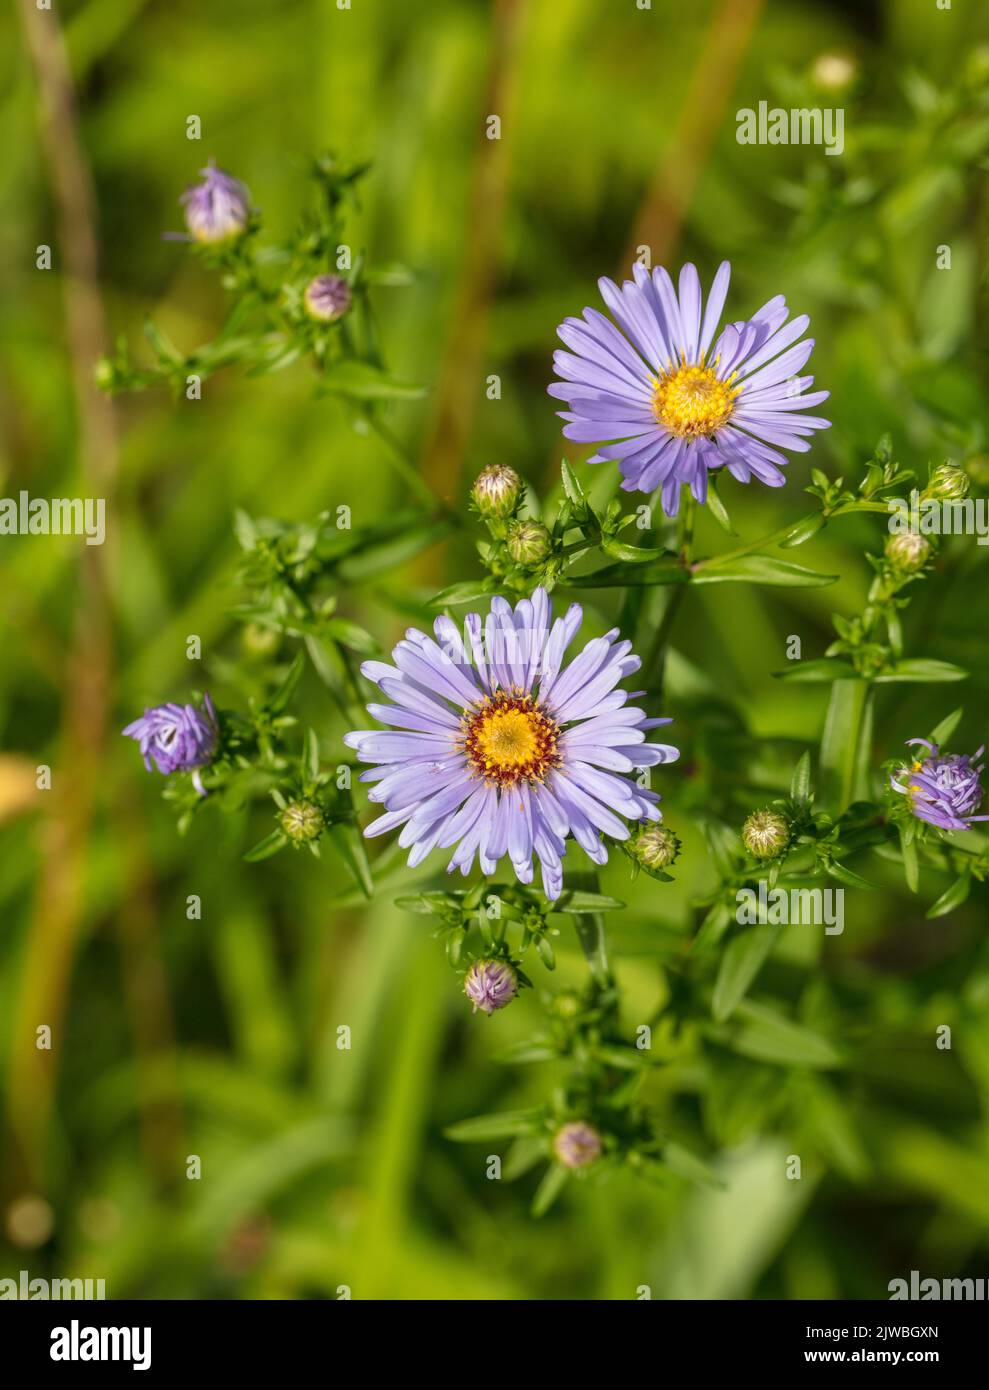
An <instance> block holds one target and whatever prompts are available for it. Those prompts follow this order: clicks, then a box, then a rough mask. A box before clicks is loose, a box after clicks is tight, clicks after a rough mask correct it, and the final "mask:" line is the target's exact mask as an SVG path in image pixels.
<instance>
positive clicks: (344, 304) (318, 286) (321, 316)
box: [303, 275, 350, 323]
mask: <svg viewBox="0 0 989 1390" xmlns="http://www.w3.org/2000/svg"><path fill="white" fill-rule="evenodd" d="M303 299H304V301H305V305H306V312H307V313H308V315H309V317H310V318H314V319H318V320H319V321H320V323H336V321H337V319H342V318H343V316H344V314H345V313H346V312H347V310H348V309H349V308H350V286H349V285H348V284H347V282H346V280H341V278H340V276H339V275H317V276H316V278H315V280H310V281H309V284H308V285H307V286H306V292H305V294H304V296H303Z"/></svg>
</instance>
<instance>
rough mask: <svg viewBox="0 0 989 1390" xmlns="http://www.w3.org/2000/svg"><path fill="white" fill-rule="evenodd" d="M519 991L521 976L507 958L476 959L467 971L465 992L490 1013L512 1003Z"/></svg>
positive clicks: (474, 1003) (472, 1001) (476, 1005)
mask: <svg viewBox="0 0 989 1390" xmlns="http://www.w3.org/2000/svg"><path fill="white" fill-rule="evenodd" d="M518 991H519V977H518V975H516V973H515V970H514V968H513V967H512V966H511V965H509V963H508V961H507V960H476V961H475V962H474V964H473V965H472V966H471V968H470V969H469V970H468V971H467V976H466V979H465V980H464V993H465V994H466V996H467V998H468V999H469V1000H470V1001H471V1003H472V1004H473V1005H474V1012H475V1013H477V1011H478V1009H480V1010H481V1011H482V1012H483V1013H486V1014H488V1015H490V1014H493V1013H494V1011H495V1009H503V1008H504V1007H505V1005H506V1004H509V1003H511V1001H512V1000H513V999H514V998H515V996H516V994H518Z"/></svg>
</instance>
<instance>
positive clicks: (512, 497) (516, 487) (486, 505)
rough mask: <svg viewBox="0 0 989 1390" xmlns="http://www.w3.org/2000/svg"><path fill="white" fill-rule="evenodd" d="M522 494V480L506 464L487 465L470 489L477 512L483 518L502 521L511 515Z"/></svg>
mask: <svg viewBox="0 0 989 1390" xmlns="http://www.w3.org/2000/svg"><path fill="white" fill-rule="evenodd" d="M521 494H522V479H521V478H520V477H519V475H518V474H517V473H516V471H515V469H514V468H509V466H508V464H507V463H489V464H488V466H487V468H484V469H482V470H481V472H480V473H479V474H478V477H477V481H476V482H475V483H474V486H473V488H472V489H471V496H472V497H473V499H474V504H475V506H476V507H477V510H478V511H479V512H480V513H481V515H482V516H483V517H492V518H496V519H498V520H504V519H505V518H506V517H509V516H511V515H512V513H513V512H514V510H515V504H516V502H518V500H519V497H520V496H521Z"/></svg>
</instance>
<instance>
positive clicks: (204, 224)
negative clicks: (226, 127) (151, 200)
mask: <svg viewBox="0 0 989 1390" xmlns="http://www.w3.org/2000/svg"><path fill="white" fill-rule="evenodd" d="M199 172H200V174H201V175H202V183H194V184H193V185H192V187H191V188H187V189H186V191H185V192H184V193H183V194H182V197H181V198H180V199H179V202H180V203H181V204H182V205H183V207H184V208H185V225H186V226H187V227H188V228H189V231H190V232H191V233H192V236H193V239H194V240H195V241H202V242H209V243H215V242H218V241H227V240H229V239H230V238H231V237H235V236H239V235H240V233H241V232H242V231H243V230H244V228H245V227H246V226H247V220H248V218H249V216H250V213H251V204H250V194H249V193H248V191H247V189H246V188H245V187H244V185H243V184H242V183H241V182H240V180H239V179H235V178H232V177H231V176H230V174H225V173H224V172H223V170H222V169H218V168H217V167H216V165H215V164H214V163H213V162H212V161H210V163H209V164H208V165H207V167H206V168H205V169H200V171H199Z"/></svg>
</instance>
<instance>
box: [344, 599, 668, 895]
mask: <svg viewBox="0 0 989 1390" xmlns="http://www.w3.org/2000/svg"><path fill="white" fill-rule="evenodd" d="M582 620H583V611H582V609H581V608H580V606H579V604H576V603H575V604H571V606H570V608H569V609H568V611H567V613H566V615H565V616H564V617H562V618H557V619H556V620H555V621H552V612H551V608H550V601H549V598H548V596H547V594H546V592H545V590H543V589H537V590H536V592H535V593H534V594H533V596H532V598H531V599H522V600H521V602H519V603H517V604H516V605H515V607H514V608H513V607H512V606H511V604H509V603H508V602H507V601H506V600H505V599H503V598H494V599H492V601H491V610H490V612H489V613H488V615H487V617H486V619H484V621H483V622H482V619H481V616H480V614H478V613H470V614H468V615H467V617H466V619H465V621H464V631H463V633H462V634H461V632H460V631H459V630H458V629H457V627H456V625H455V624H454V623H453V622H452V621H451V619H449V618H447V617H440V618H437V619H436V622H435V624H434V632H435V634H436V640H435V641H434V640H433V639H432V638H431V637H429V636H427V634H426V633H424V632H419V631H418V630H417V629H415V628H411V629H409V631H408V632H407V633H406V636H405V640H404V641H401V642H399V644H398V645H397V647H396V648H395V650H394V652H393V659H394V662H395V665H394V666H389V665H386V664H385V663H383V662H380V661H368V662H365V664H364V665H363V666H362V668H361V669H362V671H363V672H364V675H365V676H367V678H368V679H369V680H371V681H374V682H375V684H376V685H378V686H379V687H380V689H381V690H382V691H383V692H384V694H385V695H387V696H388V697H389V698H390V699H391V700H392V701H393V702H394V703H392V704H372V705H369V706H368V711H369V713H371V714H372V715H373V716H374V718H375V719H377V720H379V721H380V722H381V723H382V724H386V725H390V726H392V727H391V728H390V729H388V730H386V731H379V730H365V731H361V732H356V733H351V734H347V736H346V738H345V740H344V741H345V742H346V743H347V744H348V746H349V747H351V748H354V749H356V751H357V754H358V756H359V757H360V759H361V761H362V762H366V763H375V764H377V766H376V767H374V768H373V769H372V770H371V771H368V772H364V773H362V774H361V780H362V781H364V782H369V783H372V784H374V785H373V787H372V790H371V791H370V792H369V793H368V795H369V798H370V800H371V801H377V802H381V803H382V804H383V806H384V808H385V814H384V815H382V816H380V817H379V818H378V819H377V820H376V821H373V822H372V824H371V825H369V826H368V828H367V830H366V831H365V832H364V833H365V834H366V835H382V834H385V833H386V832H388V831H391V830H398V829H399V828H400V827H401V833H400V835H399V843H400V844H401V845H403V846H404V847H405V848H407V849H409V850H410V854H409V864H410V865H411V866H415V865H416V864H419V863H420V862H421V861H422V860H423V859H425V857H426V855H427V854H429V852H430V851H431V850H433V849H436V848H443V849H448V848H450V847H451V846H456V848H455V850H454V853H453V857H452V859H451V860H450V864H449V871H450V872H452V871H453V870H454V869H459V870H460V871H461V873H462V874H467V873H469V872H470V869H471V867H472V865H473V863H474V860H475V858H477V859H478V860H479V863H480V867H481V870H482V872H483V873H486V874H491V873H494V871H495V868H496V867H497V864H498V862H499V860H501V859H502V858H504V857H505V856H506V855H507V856H508V858H509V859H510V861H511V864H512V868H513V870H514V871H515V875H516V878H517V879H518V880H519V882H521V883H531V882H532V878H533V857H535V859H536V860H538V862H539V865H540V867H541V870H542V881H543V887H544V889H545V892H546V896H547V897H548V898H550V899H555V898H558V897H559V896H560V893H561V892H562V891H563V863H562V861H563V856H564V855H565V854H566V846H567V841H568V840H569V839H570V838H573V839H574V840H576V841H577V843H578V845H580V847H581V849H583V850H584V851H585V853H586V854H587V855H588V856H589V857H590V858H591V859H592V860H593V861H594V862H595V863H596V864H604V863H606V862H607V858H608V851H607V848H606V845H605V843H604V840H603V838H602V837H604V836H609V837H610V838H612V839H615V840H625V839H627V838H628V837H629V834H630V833H631V832H630V827H629V825H628V823H627V822H633V823H637V822H642V821H658V820H661V819H662V817H661V815H660V812H659V809H658V806H657V803H658V801H659V796H658V794H657V793H656V792H654V791H651V790H649V789H648V788H644V787H640V786H639V785H638V784H637V783H636V782H635V781H634V780H633V779H632V777H631V776H630V774H632V773H634V772H635V771H636V769H640V768H648V767H653V766H656V765H657V764H660V763H667V762H672V761H674V760H675V759H676V758H677V757H678V756H679V752H678V750H677V749H676V748H673V747H672V746H670V745H669V744H665V743H647V742H646V735H647V733H648V731H649V730H651V729H653V728H656V727H657V726H658V725H661V724H668V723H669V722H670V721H669V720H668V719H648V718H647V717H646V715H645V712H644V711H643V710H641V709H638V708H637V707H636V706H635V705H632V704H629V703H628V701H629V699H630V696H629V693H628V692H627V691H626V690H623V689H621V688H620V682H621V681H623V680H624V679H625V678H626V677H628V676H630V675H632V674H633V672H635V671H637V670H638V669H639V666H640V665H641V663H640V661H639V658H638V657H637V656H635V655H633V654H632V650H631V647H632V644H631V643H630V642H628V641H620V640H618V638H619V634H618V629H617V628H614V629H612V630H611V631H610V632H607V633H605V635H604V636H603V637H598V638H595V639H594V640H593V641H591V642H588V643H587V645H586V646H585V647H584V649H583V650H582V651H581V652H580V653H579V655H577V656H576V657H575V658H574V659H573V660H572V661H571V662H570V663H569V665H564V656H565V654H566V651H567V648H568V647H569V646H570V644H571V642H572V641H573V640H574V638H575V637H576V635H577V631H578V629H579V627H580V625H581V622H582Z"/></svg>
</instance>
